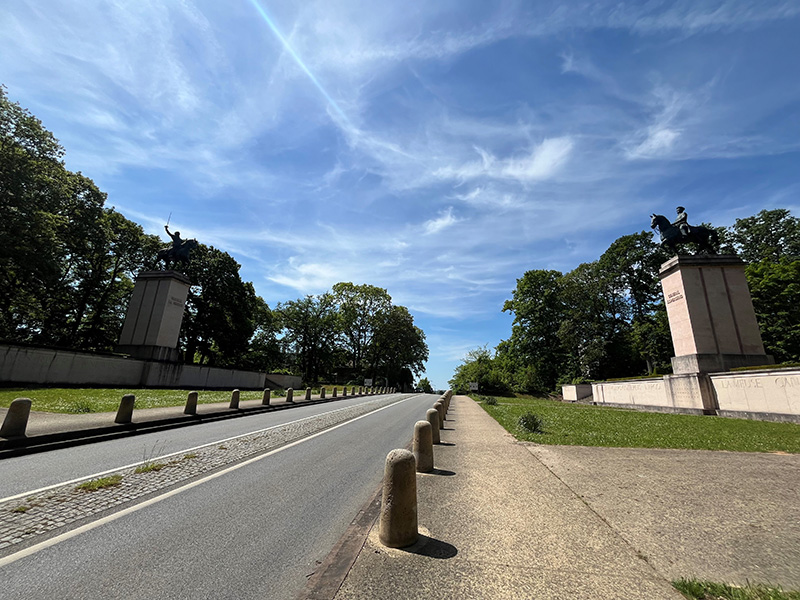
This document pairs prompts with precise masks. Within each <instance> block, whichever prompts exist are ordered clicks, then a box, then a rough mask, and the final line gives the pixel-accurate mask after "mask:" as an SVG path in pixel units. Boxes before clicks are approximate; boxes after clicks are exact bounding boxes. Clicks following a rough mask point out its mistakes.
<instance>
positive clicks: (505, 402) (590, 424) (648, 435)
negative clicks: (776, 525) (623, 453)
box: [480, 396, 800, 454]
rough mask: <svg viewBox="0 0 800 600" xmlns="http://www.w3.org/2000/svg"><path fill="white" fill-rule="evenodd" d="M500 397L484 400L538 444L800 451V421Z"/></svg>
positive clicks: (510, 425) (497, 416)
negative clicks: (537, 426)
mask: <svg viewBox="0 0 800 600" xmlns="http://www.w3.org/2000/svg"><path fill="white" fill-rule="evenodd" d="M496 398H497V405H495V406H491V405H488V404H487V403H486V402H481V403H480V404H481V406H482V407H483V408H484V410H486V412H488V413H489V414H490V415H491V416H492V417H494V418H495V419H496V420H497V421H498V422H499V423H500V424H501V425H502V426H503V427H505V428H506V430H507V431H508V432H509V433H511V434H513V435H514V436H515V437H516V438H517V439H519V440H522V441H529V442H536V443H538V444H554V445H568V446H603V447H618V448H681V449H689V450H729V451H734V452H786V453H792V454H796V453H800V425H798V424H795V423H776V422H770V421H755V420H748V419H732V418H725V417H712V416H695V415H680V414H670V413H655V412H642V411H636V410H626V409H620V408H610V407H604V406H593V405H589V404H572V403H566V402H559V401H556V400H549V399H544V398H532V397H528V396H518V397H500V396H497V397H496ZM526 413H533V414H535V415H537V416H539V417H541V418H542V419H543V421H544V425H543V432H542V433H531V432H528V431H525V430H524V429H523V428H522V427H521V426H520V424H519V420H520V417H522V416H523V415H524V414H526Z"/></svg>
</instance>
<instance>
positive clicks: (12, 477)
mask: <svg viewBox="0 0 800 600" xmlns="http://www.w3.org/2000/svg"><path fill="white" fill-rule="evenodd" d="M390 396H391V395H390ZM394 396H396V397H397V398H401V397H404V396H403V395H402V394H394ZM379 397H381V396H365V397H361V398H348V399H340V400H337V401H336V402H331V403H324V404H314V405H310V406H302V405H300V406H297V407H296V408H292V409H289V410H280V411H275V412H265V413H260V414H253V415H248V416H246V417H241V418H238V419H224V420H221V421H214V422H210V423H203V424H200V425H194V426H190V427H180V428H177V429H171V430H168V431H160V432H154V433H147V434H141V435H136V436H131V437H125V438H120V439H116V440H110V441H107V442H102V443H96V444H88V445H83V446H75V447H72V448H64V449H61V450H56V451H50V452H43V453H35V454H29V455H26V456H16V457H12V458H5V459H2V460H0V500H1V499H3V498H7V497H9V496H15V495H17V494H22V493H25V492H29V491H32V490H37V489H40V488H43V487H47V486H51V485H56V484H59V483H62V482H64V481H71V480H73V479H78V478H81V477H88V476H91V475H94V474H95V473H101V472H103V471H108V470H111V469H119V468H121V467H125V466H128V465H130V464H133V463H137V462H141V461H144V460H155V459H157V458H158V457H159V456H163V455H165V454H171V453H173V452H181V451H186V450H188V449H190V448H195V447H197V446H202V445H205V444H211V443H214V442H217V441H219V440H224V439H227V438H231V437H235V436H240V435H246V434H248V433H252V432H254V431H259V430H262V429H266V428H267V427H274V426H276V425H282V424H285V423H289V422H291V421H296V420H299V419H304V418H306V417H310V416H314V415H319V414H322V413H325V412H330V411H334V410H338V409H341V408H345V407H348V406H355V405H357V404H362V403H365V402H372V401H374V400H375V399H376V398H379ZM431 404H432V403H431ZM424 416H425V415H424V414H423V417H424Z"/></svg>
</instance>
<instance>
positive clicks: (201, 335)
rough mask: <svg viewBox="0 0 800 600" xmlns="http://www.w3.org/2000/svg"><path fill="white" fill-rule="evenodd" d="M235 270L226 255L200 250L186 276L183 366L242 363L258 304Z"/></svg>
mask: <svg viewBox="0 0 800 600" xmlns="http://www.w3.org/2000/svg"><path fill="white" fill-rule="evenodd" d="M239 269H240V265H239V263H237V262H236V261H235V260H234V259H233V257H232V256H231V255H230V254H228V253H227V252H223V251H221V250H218V249H216V248H214V247H213V246H206V245H205V244H200V245H199V246H198V248H197V249H195V250H194V251H193V252H192V255H191V259H190V261H189V264H188V266H187V267H186V269H185V271H186V275H187V276H188V277H189V279H190V280H191V281H192V284H193V285H192V288H191V289H190V291H189V295H188V297H187V300H186V311H185V316H184V321H183V328H182V330H181V337H182V340H183V344H184V347H185V355H184V357H185V361H186V362H188V363H191V362H194V360H195V358H196V357H198V358H199V361H200V363H201V364H202V363H207V364H210V365H218V366H226V367H233V366H237V365H238V364H239V362H240V361H241V360H242V359H243V358H244V356H245V354H246V352H247V350H248V345H249V342H250V338H251V337H252V336H253V333H254V332H255V330H256V319H257V317H258V311H259V309H260V307H261V303H262V302H263V300H261V299H260V298H259V297H258V296H256V293H255V289H254V288H253V284H252V283H249V282H244V281H242V278H241V276H240V275H239Z"/></svg>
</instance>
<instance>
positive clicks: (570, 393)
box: [561, 383, 592, 402]
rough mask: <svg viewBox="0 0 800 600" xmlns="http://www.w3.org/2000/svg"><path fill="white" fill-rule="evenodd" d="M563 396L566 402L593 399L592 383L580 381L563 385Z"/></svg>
mask: <svg viewBox="0 0 800 600" xmlns="http://www.w3.org/2000/svg"><path fill="white" fill-rule="evenodd" d="M561 397H562V398H564V402H578V401H580V400H586V401H591V399H592V384H591V383H579V384H568V385H562V386H561Z"/></svg>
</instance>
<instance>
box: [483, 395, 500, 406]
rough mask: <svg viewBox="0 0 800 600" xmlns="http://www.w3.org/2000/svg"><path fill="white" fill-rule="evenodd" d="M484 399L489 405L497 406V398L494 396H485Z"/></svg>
mask: <svg viewBox="0 0 800 600" xmlns="http://www.w3.org/2000/svg"><path fill="white" fill-rule="evenodd" d="M483 401H484V402H485V403H486V404H488V405H489V406H497V398H495V397H494V396H484V397H483Z"/></svg>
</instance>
